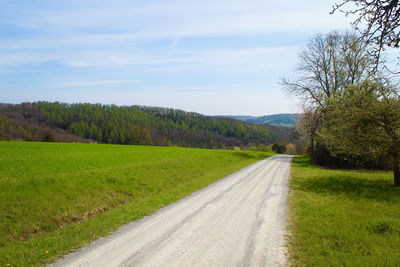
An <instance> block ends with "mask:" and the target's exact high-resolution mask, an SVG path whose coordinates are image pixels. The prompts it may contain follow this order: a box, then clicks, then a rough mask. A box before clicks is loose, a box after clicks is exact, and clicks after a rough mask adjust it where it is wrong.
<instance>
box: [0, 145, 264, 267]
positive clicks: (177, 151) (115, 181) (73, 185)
mask: <svg viewBox="0 0 400 267" xmlns="http://www.w3.org/2000/svg"><path fill="white" fill-rule="evenodd" d="M0 151H1V153H0V217H1V224H0V236H1V238H0V266H8V264H9V265H11V266H37V265H41V264H45V263H49V262H52V261H54V260H56V259H57V258H59V257H60V256H62V255H65V254H66V253H68V252H69V251H73V250H75V249H77V248H79V247H81V246H83V245H84V244H85V243H87V242H89V241H91V240H94V239H97V238H98V237H99V236H103V235H107V234H109V233H110V232H112V231H114V230H115V229H117V228H118V227H119V226H121V225H122V224H125V223H127V222H129V221H132V220H135V219H138V218H141V217H143V216H144V215H148V214H150V213H152V212H154V211H156V210H157V209H159V208H161V207H163V206H165V205H167V204H169V203H172V202H174V201H177V200H179V199H181V198H183V197H185V196H187V195H188V194H190V193H191V192H193V191H196V190H198V189H200V188H203V187H205V186H207V185H209V184H211V183H212V182H215V181H217V180H218V179H220V178H223V177H225V176H227V175H229V174H231V173H233V172H235V171H237V170H239V169H241V168H243V167H245V166H247V165H249V164H251V163H254V162H256V161H258V160H260V159H263V158H265V157H266V156H268V155H271V154H267V153H263V152H255V151H246V152H243V151H227V150H205V149H190V148H178V147H149V146H119V145H90V144H67V143H63V144H61V143H29V142H0Z"/></svg>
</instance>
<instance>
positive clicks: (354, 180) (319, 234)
mask: <svg viewBox="0 0 400 267" xmlns="http://www.w3.org/2000/svg"><path fill="white" fill-rule="evenodd" d="M289 206H290V213H289V229H290V235H289V236H288V248H289V252H290V262H291V265H292V266H400V189H399V188H394V187H393V174H392V172H379V171H344V170H327V169H323V168H320V167H317V166H315V165H313V164H312V163H311V162H310V160H309V158H308V157H304V156H303V157H296V158H294V160H293V165H292V177H291V182H290V197H289Z"/></svg>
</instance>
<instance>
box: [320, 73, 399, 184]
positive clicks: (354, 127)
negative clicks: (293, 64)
mask: <svg viewBox="0 0 400 267" xmlns="http://www.w3.org/2000/svg"><path fill="white" fill-rule="evenodd" d="M399 129H400V100H399V97H398V96H397V95H396V92H395V90H394V89H393V88H392V87H391V86H390V84H388V83H387V82H386V81H383V82H382V80H381V81H378V82H370V81H365V82H363V83H361V84H360V85H353V86H350V87H349V88H348V89H347V90H346V91H345V93H344V94H342V95H336V96H335V97H333V98H331V99H329V100H328V101H327V108H326V112H325V114H324V126H323V127H322V129H321V133H320V136H321V138H322V139H323V141H324V143H325V144H326V145H327V146H328V148H329V149H330V150H331V151H332V152H333V153H334V154H337V155H347V156H348V157H356V158H363V159H365V160H371V159H377V158H379V157H382V156H386V157H387V156H390V157H391V158H392V162H393V173H394V185H395V186H400V170H399V161H400V131H399Z"/></svg>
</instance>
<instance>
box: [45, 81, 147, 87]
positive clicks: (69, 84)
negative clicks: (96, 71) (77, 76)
mask: <svg viewBox="0 0 400 267" xmlns="http://www.w3.org/2000/svg"><path fill="white" fill-rule="evenodd" d="M138 82H140V81H139V80H103V81H67V82H61V83H55V84H51V85H49V86H47V87H50V88H70V87H87V86H95V85H111V84H127V83H138Z"/></svg>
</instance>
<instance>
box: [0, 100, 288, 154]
mask: <svg viewBox="0 0 400 267" xmlns="http://www.w3.org/2000/svg"><path fill="white" fill-rule="evenodd" d="M0 117H1V118H2V120H1V123H0V140H1V139H3V140H32V141H40V140H42V139H44V138H45V137H46V135H49V134H50V135H52V136H54V137H55V140H56V141H61V142H72V141H87V142H90V140H94V141H96V142H98V143H112V144H143V145H177V146H186V147H199V148H223V147H232V146H239V145H247V144H250V143H252V144H270V143H273V142H275V141H278V140H280V138H279V137H278V136H276V135H275V134H273V133H272V132H271V131H270V130H269V129H267V128H266V127H263V126H260V125H252V124H249V123H246V122H242V121H238V120H236V119H233V118H222V117H218V118H217V117H209V116H204V115H201V114H198V113H191V112H185V111H182V110H175V109H168V108H157V107H145V106H116V105H101V104H65V103H58V102H54V103H51V102H34V103H23V104H18V105H12V104H0Z"/></svg>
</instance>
